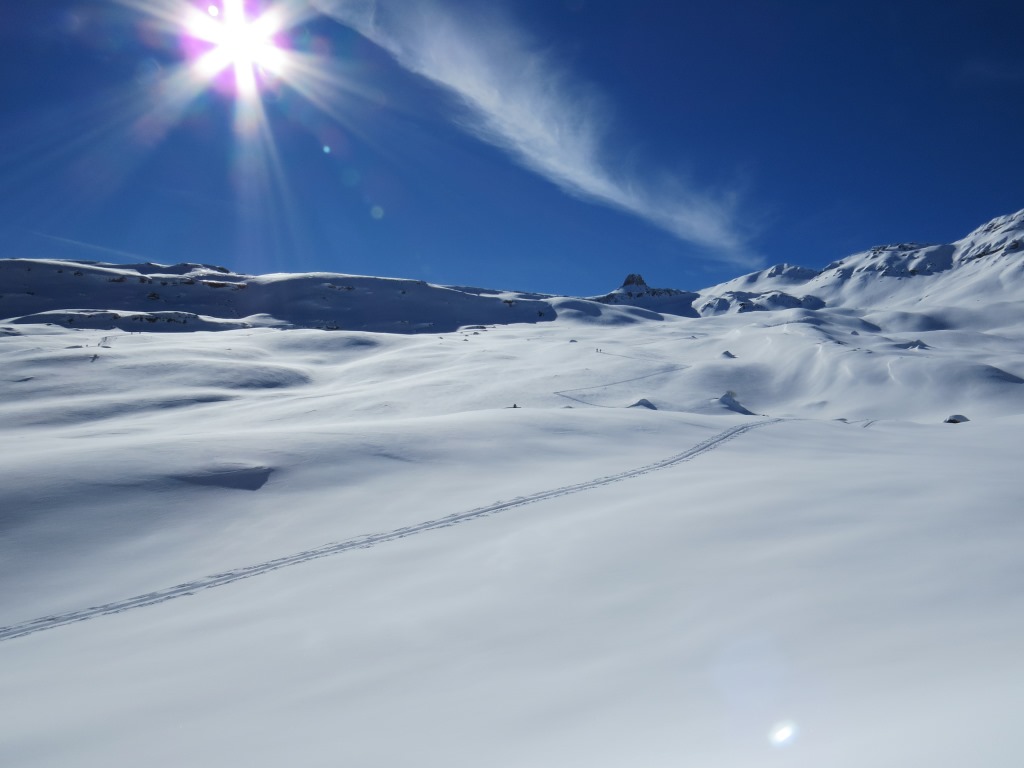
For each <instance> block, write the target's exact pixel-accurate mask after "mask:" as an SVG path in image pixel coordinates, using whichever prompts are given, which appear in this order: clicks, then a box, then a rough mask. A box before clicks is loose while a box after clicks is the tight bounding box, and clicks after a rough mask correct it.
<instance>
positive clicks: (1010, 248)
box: [698, 210, 1024, 329]
mask: <svg viewBox="0 0 1024 768" xmlns="http://www.w3.org/2000/svg"><path fill="white" fill-rule="evenodd" d="M773 297H774V299H773ZM787 297H788V298H787ZM794 301H799V302H801V305H802V306H805V307H807V308H811V309H819V308H821V307H826V306H827V307H830V308H844V309H855V310H859V311H861V312H870V313H877V314H878V319H880V320H886V319H890V320H891V321H892V322H893V323H896V324H902V325H905V326H906V325H914V324H916V325H917V326H919V327H921V328H922V329H925V328H935V327H937V326H947V327H953V326H963V325H964V324H970V325H971V326H972V327H979V328H997V327H1000V326H1001V325H1003V324H1004V321H1006V322H1005V324H1007V325H1011V324H1017V323H1019V322H1020V320H1021V318H1022V315H1021V303H1022V302H1024V210H1022V211H1018V212H1017V213H1015V214H1012V215H1008V216H1001V217H999V218H997V219H993V220H992V221H990V222H989V223H988V224H985V225H984V226H981V227H979V228H978V229H976V230H975V231H974V232H972V233H970V234H969V235H967V237H965V238H963V239H962V240H958V241H957V242H955V243H950V244H948V245H921V244H918V243H899V244H896V245H886V246H879V247H877V248H872V249H871V250H868V251H865V252H863V253H858V254H854V255H853V256H848V257H846V258H844V259H840V260H839V261H835V262H833V263H831V264H829V265H828V266H827V267H825V268H824V269H823V270H821V271H814V270H808V269H804V268H801V267H793V266H790V265H787V264H781V265H777V266H774V267H771V268H770V269H766V270H762V271H760V272H754V273H752V274H749V275H744V276H743V277H738V278H736V279H734V280H731V281H729V282H727V283H723V284H721V285H718V286H715V287H713V288H708V289H705V290H704V291H701V298H700V301H699V302H698V303H699V305H700V308H701V312H702V314H709V313H717V312H723V311H733V312H745V311H751V310H757V309H769V310H770V309H779V308H782V306H785V305H786V304H788V305H789V306H796V304H794V303H793V302H794ZM780 304H781V306H780ZM887 313H888V315H887Z"/></svg>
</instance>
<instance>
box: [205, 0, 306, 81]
mask: <svg viewBox="0 0 1024 768" xmlns="http://www.w3.org/2000/svg"><path fill="white" fill-rule="evenodd" d="M282 26H283V25H282V22H281V19H280V17H279V15H278V14H277V13H276V12H275V10H273V9H271V10H268V11H266V12H264V13H263V14H262V15H259V16H257V17H255V18H251V17H250V15H249V12H248V9H247V8H246V6H245V2H244V0H223V7H219V6H216V5H210V6H208V7H207V9H206V12H205V13H204V12H203V11H202V10H200V9H198V8H193V9H192V10H191V13H190V14H189V19H188V21H187V22H186V29H187V31H188V33H189V34H190V35H191V36H192V37H193V38H194V39H195V40H198V41H200V42H202V43H206V44H208V45H209V46H210V48H209V49H208V50H207V51H205V52H204V53H203V54H202V55H201V56H200V57H199V58H198V59H197V60H196V62H195V71H196V72H197V73H199V74H200V75H201V76H202V77H204V78H206V79H208V80H214V79H215V78H217V77H218V76H220V74H221V73H222V72H225V71H226V70H228V69H229V68H230V69H232V70H233V72H234V83H235V87H236V90H237V93H238V95H239V96H241V97H242V98H252V97H254V96H255V95H256V93H257V90H258V88H259V82H260V80H261V79H264V78H267V77H281V76H282V75H283V74H284V71H285V69H286V65H287V55H286V52H285V50H284V49H283V48H282V47H281V45H280V44H279V43H278V41H277V40H276V36H277V35H278V34H280V32H281V30H282Z"/></svg>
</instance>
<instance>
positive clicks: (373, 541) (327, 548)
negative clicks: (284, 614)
mask: <svg viewBox="0 0 1024 768" xmlns="http://www.w3.org/2000/svg"><path fill="white" fill-rule="evenodd" d="M782 421H788V419H767V420H764V421H758V422H754V423H751V424H740V425H738V426H735V427H730V428H728V429H726V430H723V431H722V432H719V433H718V434H717V435H713V436H712V437H709V438H708V439H706V440H703V441H702V442H700V443H697V445H695V446H693V447H692V448H689V449H688V450H686V451H683V452H682V453H679V454H676V455H675V456H671V457H669V458H667V459H662V460H661V461H656V462H654V463H652V464H646V465H644V466H642V467H638V468H636V469H630V470H627V471H625V472H620V473H618V474H615V475H606V476H604V477H599V478H596V479H594V480H588V481H586V482H582V483H577V484H575V485H566V486H562V487H561V488H554V489H552V490H548V491H540V492H538V493H533V494H530V495H529V496H518V497H516V498H514V499H511V500H509V501H499V502H496V503H494V504H489V505H487V506H485V507H477V508H476V509H471V510H469V511H468V512H457V513H455V514H451V515H448V516H447V517H442V518H438V519H436V520H428V521H426V522H423V523H418V524H417V525H411V526H406V527H404V528H396V529H394V530H392V531H388V532H386V533H376V534H368V535H364V536H358V537H356V538H353V539H347V540H345V541H341V542H334V543H331V544H324V545H323V546H321V547H317V548H316V549H308V550H305V551H302V552H296V553H295V554H292V555H286V556H285V557H279V558H276V559H274V560H267V561H265V562H262V563H257V564H256V565H250V566H247V567H244V568H237V569H234V570H230V571H224V572H222V573H216V574H213V575H212V576H206V577H204V578H201V579H196V580H194V581H189V582H185V583H183V584H178V585H176V586H173V587H168V588H167V589H161V590H157V591H155V592H147V593H145V594H142V595H136V596H135V597H129V598H127V599H125V600H118V601H116V602H113V603H106V604H104V605H96V606H92V607H90V608H83V609H81V610H77V611H71V612H68V613H61V614H55V615H52V616H43V617H42V618H38V619H31V620H29V621H25V622H21V623H20V624H12V625H10V626H7V627H0V642H2V641H4V640H13V639H14V638H17V637H25V636H26V635H32V634H35V633H36V632H42V631H44V630H47V629H56V628H57V627H63V626H66V625H68V624H75V623H77V622H80V621H89V620H90V619H96V618H99V617H100V616H109V615H112V614H115V613H124V612H125V611H130V610H133V609H135V608H145V607H146V606H150V605H157V604H158V603H164V602H167V601H168V600H174V599H176V598H179V597H188V596H190V595H194V594H196V593H197V592H199V591H202V590H205V589H213V588H214V587H221V586H224V585H225V584H231V583H233V582H236V581H241V580H242V579H248V578H251V577H253V576H259V575H261V574H264V573H269V572H271V571H276V570H279V569H281V568H288V567H290V566H293V565H299V564H301V563H308V562H309V561H311V560H318V559H320V558H322V557H330V556H331V555H338V554H341V553H343V552H349V551H351V550H354V549H369V548H371V547H375V546H377V545H379V544H386V543H388V542H391V541H396V540H398V539H404V538H406V537H407V536H415V535H417V534H421V533H427V532H428V531H434V530H438V529H440V528H448V527H451V526H453V525H458V524H460V523H465V522H469V521H470V520H476V519H478V518H481V517H488V516H489V515H494V514H497V513H499V512H505V511H507V510H510V509H515V508H517V507H525V506H527V505H529V504H536V503H538V502H541V501H546V500H548V499H554V498H557V497H559V496H569V495H571V494H575V493H580V492H582V491H588V490H590V489H592V488H600V487H601V486H605V485H610V484H612V483H617V482H620V481H622V480H629V479H631V478H634V477H641V476H642V475H646V474H649V473H651V472H657V471H658V470H662V469H668V468H669V467H674V466H676V465H677V464H682V463H684V462H687V461H690V460H692V459H695V458H697V457H698V456H702V455H703V454H705V453H708V452H710V451H713V450H715V449H716V448H721V447H722V446H723V445H724V444H725V443H727V442H729V441H730V440H733V439H734V438H737V437H739V436H740V435H743V434H746V433H747V432H750V431H752V430H755V429H758V428H760V427H765V426H768V425H770V424H777V423H779V422H782Z"/></svg>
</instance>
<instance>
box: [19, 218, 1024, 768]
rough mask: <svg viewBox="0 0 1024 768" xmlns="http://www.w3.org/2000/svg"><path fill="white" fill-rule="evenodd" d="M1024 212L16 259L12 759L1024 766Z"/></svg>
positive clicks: (739, 767)
mask: <svg viewBox="0 0 1024 768" xmlns="http://www.w3.org/2000/svg"><path fill="white" fill-rule="evenodd" d="M1022 227H1024V212H1021V213H1018V214H1015V215H1013V216H1006V217H1002V218H1000V219H996V220H994V221H993V222H991V223H990V224H988V225H985V226H984V227H981V228H979V229H978V230H976V231H975V232H973V233H971V234H970V235H968V236H967V237H966V238H964V239H963V240H960V241H958V242H956V243H952V244H949V245H944V246H941V245H940V246H921V245H914V244H903V245H897V246H886V247H883V248H876V249H872V250H871V251H868V252H865V253H862V254H856V255H854V256H850V257H847V258H844V259H842V260H841V261H838V262H835V263H833V264H831V265H829V266H828V267H826V268H825V269H823V270H820V271H816V270H808V269H803V268H800V267H792V266H786V265H782V266H777V267H773V268H771V269H767V270H763V271H761V272H757V273H754V274H751V275H747V276H744V277H740V278H737V279H735V280H732V281H729V282H728V283H724V284H722V285H719V286H715V287H713V288H709V289H706V290H703V291H700V292H688V291H682V290H675V289H657V288H651V287H649V286H648V285H647V284H646V283H645V282H644V280H643V278H641V277H640V276H639V275H630V276H629V277H628V278H627V280H626V281H625V284H624V285H623V286H622V287H621V288H619V289H616V290H615V291H612V292H611V293H609V294H608V295H606V296H601V297H591V298H578V297H565V296H546V295H538V294H526V293H520V292H514V291H495V290H486V289H479V288H468V287H444V286H435V285H429V284H426V283H422V282H417V281H410V280H394V279H384V278H374V277H359V276H349V275H335V274H311V275H263V276H251V275H238V274H233V273H231V272H230V271H228V270H225V269H223V268H219V267H211V266H203V265H197V264H180V265H176V266H162V265H154V264H140V265H115V264H105V263H95V262H91V263H86V262H71V261H47V260H35V259H6V260H0V318H3V319H0V458H2V461H0V585H2V587H3V588H2V589H0V681H2V683H0V722H2V723H3V728H2V729H0V764H2V765H17V766H25V767H27V768H34V767H42V766H47V767H50V766H65V765H74V766H103V767H104V768H106V767H107V766H111V765H136V764H144V765H147V766H153V767H166V768H171V767H172V766H173V767H174V768H177V767H178V766H181V765H190V766H199V767H200V768H206V767H207V766H210V767H211V768H212V767H213V766H223V765H246V766H256V767H259V766H279V765H303V766H320V765H323V766H336V765H382V766H393V765H397V766H402V765H417V766H425V767H426V768H432V767H433V766H445V768H449V767H450V766H474V767H475V766H488V767H489V768H523V767H524V766H530V768H534V767H535V766H541V767H544V766H558V767H559V768H561V767H562V766H570V765H578V766H587V768H612V767H613V766H614V767H616V768H618V767H619V766H623V765H637V764H638V765H643V766H652V767H653V768H658V767H659V766H670V765H671V766H676V765H680V764H683V765H690V764H693V765H713V766H721V768H748V767H749V766H762V765H763V766H788V767H790V768H811V766H814V768H818V767H819V766H829V768H862V767H863V766H865V765H871V766H878V767H879V768H905V767H906V766H908V765H928V766H930V767H933V768H962V766H965V765H984V766H987V767H990V768H992V767H994V768H1010V767H1011V766H1012V767H1013V768H1016V766H1018V765H1020V764H1021V761H1022V760H1024V750H1022V748H1021V746H1020V743H1019V739H1017V738H1016V732H1017V720H1018V719H1019V717H1018V709H1019V707H1018V706H1017V703H1018V700H1019V693H1020V690H1022V687H1024V662H1022V661H1021V656H1020V653H1019V645H1020V644H1019V638H1020V637H1021V636H1024V584H1022V582H1021V577H1020V555H1019V549H1020V547H1019V542H1020V541H1021V540H1022V537H1024V518H1022V517H1021V515H1020V510H1021V509H1024V486H1022V485H1021V483H1020V481H1019V478H1018V472H1019V464H1020V456H1021V449H1020V435H1021V429H1022V427H1024V313H1022V306H1024V276H1022V271H1024V268H1022V262H1024V248H1022V247H1021V245H1020V243H1021V239H1022ZM754 310H759V311H754ZM172 331H173V332H172ZM213 331H216V332H213ZM951 417H956V418H951Z"/></svg>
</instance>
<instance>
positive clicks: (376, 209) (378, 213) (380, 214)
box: [370, 205, 384, 221]
mask: <svg viewBox="0 0 1024 768" xmlns="http://www.w3.org/2000/svg"><path fill="white" fill-rule="evenodd" d="M370 215H371V216H373V218H375V219H377V221H380V220H381V219H383V218H384V209H383V208H381V207H380V206H379V205H375V206H373V208H371V209H370Z"/></svg>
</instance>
